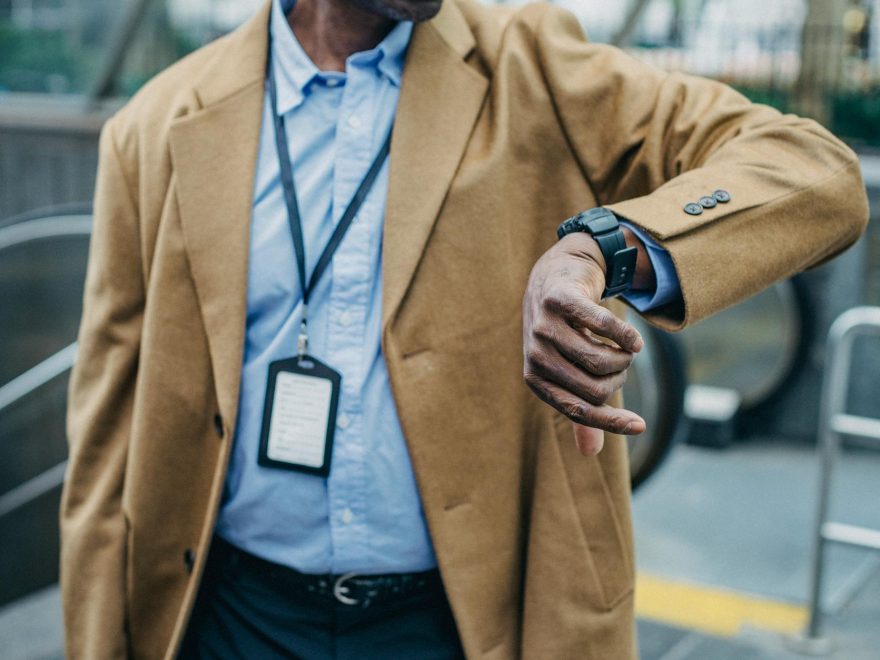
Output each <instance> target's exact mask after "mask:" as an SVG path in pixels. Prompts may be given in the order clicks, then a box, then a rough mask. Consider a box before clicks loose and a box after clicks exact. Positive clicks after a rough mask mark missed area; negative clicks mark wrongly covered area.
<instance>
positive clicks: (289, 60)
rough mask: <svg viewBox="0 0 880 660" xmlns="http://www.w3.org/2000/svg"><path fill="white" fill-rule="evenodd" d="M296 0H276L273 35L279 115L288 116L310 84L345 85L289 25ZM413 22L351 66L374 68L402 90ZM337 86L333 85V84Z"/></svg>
mask: <svg viewBox="0 0 880 660" xmlns="http://www.w3.org/2000/svg"><path fill="white" fill-rule="evenodd" d="M295 2H296V0H272V16H271V18H270V20H269V34H270V35H271V37H272V46H271V48H272V53H271V55H272V66H273V67H274V71H275V81H276V84H277V85H278V107H277V108H276V109H275V110H276V112H277V113H278V114H282V115H283V114H285V113H287V112H289V111H290V110H292V109H293V108H295V107H297V106H298V105H299V104H300V103H302V102H303V100H304V99H305V97H306V95H307V94H308V89H309V86H310V83H311V82H312V81H313V80H315V79H317V80H323V81H325V82H326V81H328V80H335V81H336V83H335V84H336V85H341V84H344V83H345V78H346V76H345V74H344V73H338V72H334V71H328V72H323V73H322V72H321V71H319V70H318V67H316V66H315V64H314V62H312V60H311V59H310V58H309V56H308V55H307V54H306V52H305V51H304V50H303V48H302V46H301V45H300V43H299V40H297V38H296V35H294V33H293V30H291V29H290V25H289V24H288V22H287V14H288V13H289V12H290V10H291V9H293V5H294V4H295ZM412 30H413V24H412V22H411V21H400V22H399V23H397V25H395V26H394V28H392V30H391V32H389V33H388V34H387V35H386V37H385V38H384V39H383V40H382V42H381V43H380V44H379V45H378V46H376V47H375V48H373V49H371V50H368V51H363V52H360V53H355V54H354V55H351V56H350V57H349V58H348V62H347V67H346V68H348V67H349V66H352V65H356V66H359V67H364V68H366V67H373V68H374V69H376V70H377V71H378V72H379V73H380V74H382V75H383V76H384V77H385V78H387V79H388V80H389V81H390V82H391V83H392V84H393V85H394V86H396V87H399V86H400V81H401V78H402V77H403V63H404V59H405V57H406V49H407V46H408V45H409V40H410V37H411V36H412ZM331 84H333V83H331Z"/></svg>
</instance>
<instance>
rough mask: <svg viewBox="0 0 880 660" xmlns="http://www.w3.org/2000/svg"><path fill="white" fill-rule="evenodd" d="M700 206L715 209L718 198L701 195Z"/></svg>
mask: <svg viewBox="0 0 880 660" xmlns="http://www.w3.org/2000/svg"><path fill="white" fill-rule="evenodd" d="M700 206H702V207H703V208H704V209H714V208H715V207H716V206H718V200H717V199H715V198H714V197H708V196H707V197H700Z"/></svg>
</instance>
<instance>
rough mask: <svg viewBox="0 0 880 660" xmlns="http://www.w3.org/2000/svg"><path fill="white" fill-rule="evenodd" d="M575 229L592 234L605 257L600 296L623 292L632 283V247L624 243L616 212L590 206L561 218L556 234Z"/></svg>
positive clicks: (633, 271)
mask: <svg viewBox="0 0 880 660" xmlns="http://www.w3.org/2000/svg"><path fill="white" fill-rule="evenodd" d="M576 231H583V232H586V233H588V234H589V235H590V236H592V237H593V238H594V239H595V241H596V243H598V244H599V249H600V250H601V251H602V256H603V257H604V258H605V291H604V292H602V297H603V298H611V297H613V296H617V295H620V294H621V293H624V292H625V291H627V290H628V289H629V288H630V287H631V286H632V280H633V275H635V272H636V255H637V254H638V250H636V248H634V247H631V248H628V247H626V239H625V238H624V236H623V231H622V230H621V228H620V223H619V222H618V221H617V216H616V215H614V213H612V212H611V211H609V210H608V209H605V208H601V207H600V208H596V209H590V210H589V211H584V212H583V213H578V214H577V215H575V216H572V217H571V218H568V219H567V220H565V221H564V222H563V223H562V224H561V225H559V229H557V230H556V235H557V236H558V237H559V238H562V237H563V236H567V235H568V234H571V233H574V232H576Z"/></svg>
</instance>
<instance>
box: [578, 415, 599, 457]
mask: <svg viewBox="0 0 880 660" xmlns="http://www.w3.org/2000/svg"><path fill="white" fill-rule="evenodd" d="M572 426H573V427H574V441H575V443H576V444H577V448H578V451H580V452H581V453H582V454H583V455H584V456H595V455H596V454H598V453H599V452H600V451H602V447H603V446H604V444H605V432H604V431H602V430H601V429H594V428H593V427H591V426H581V425H580V424H575V423H574V422H572Z"/></svg>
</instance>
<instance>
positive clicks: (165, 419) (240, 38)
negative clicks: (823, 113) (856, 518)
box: [61, 0, 867, 660]
mask: <svg viewBox="0 0 880 660" xmlns="http://www.w3.org/2000/svg"><path fill="white" fill-rule="evenodd" d="M267 56H268V64H269V67H268V68H267ZM267 71H268V73H269V75H268V76H267V75H266V73H267ZM392 126H393V134H392V139H391V142H390V156H387V157H386V153H385V151H386V149H387V144H388V143H387V136H388V135H389V133H390V132H391V129H392ZM358 190H360V193H358ZM602 208H604V209H606V210H601V209H602ZM590 209H599V210H594V211H591V212H590V213H588V214H586V215H577V216H576V214H578V213H579V212H582V211H586V210H590ZM573 216H576V217H575V219H574V220H570V221H567V222H565V223H562V221H563V220H565V219H566V218H569V217H573ZM866 217H867V211H866V202H865V194H864V191H863V188H862V184H861V180H860V175H859V169H858V163H857V161H856V159H855V157H854V155H853V154H852V153H851V152H850V151H849V150H848V149H847V148H846V147H845V146H844V145H842V144H841V143H840V142H839V141H837V140H836V139H835V138H833V137H832V136H831V135H830V134H829V133H828V132H826V131H825V130H823V129H822V128H820V127H819V126H817V125H816V124H815V123H813V122H811V121H808V120H803V119H799V118H796V117H793V116H782V115H780V114H779V113H777V112H775V111H774V110H771V109H769V108H766V107H762V106H754V105H751V104H750V103H748V102H747V101H746V100H745V99H743V98H742V97H741V96H739V95H738V94H736V93H735V92H733V91H731V90H729V89H727V88H726V87H724V86H722V85H720V84H717V83H713V82H709V81H704V80H700V79H695V78H691V77H687V76H683V75H677V74H665V73H661V72H659V71H656V70H654V69H652V68H650V67H647V66H645V65H642V64H640V63H638V62H636V61H633V60H631V59H630V58H628V57H626V56H625V55H623V54H621V53H620V52H618V51H616V50H614V49H612V48H608V47H601V46H593V45H589V44H587V43H586V42H585V40H584V38H583V35H582V34H581V31H580V28H579V26H578V25H577V23H576V21H575V20H574V19H573V18H572V17H571V16H569V15H568V14H566V13H564V12H561V11H559V10H556V9H553V8H551V7H548V6H542V5H534V6H529V7H525V8H522V9H517V10H510V9H499V8H489V7H483V6H480V5H479V4H476V3H474V2H471V1H470V0H446V1H445V2H443V4H442V7H441V6H440V0H424V1H423V0H297V1H296V4H295V5H294V4H293V3H292V2H281V1H280V0H276V1H275V2H269V1H268V0H267V2H266V4H265V5H264V6H263V8H262V9H261V10H260V12H259V13H258V14H257V15H256V16H255V17H254V18H253V19H252V20H251V21H249V22H248V23H247V24H246V25H245V26H243V27H242V28H241V29H239V30H237V31H236V32H234V33H233V34H231V35H229V36H227V37H225V38H223V39H220V40H218V41H217V42H216V43H214V44H212V45H209V46H207V47H206V48H204V49H201V50H200V51H198V52H196V53H194V54H193V55H191V56H189V57H187V58H185V59H184V60H183V61H181V62H180V63H178V64H176V65H174V66H173V67H171V68H169V69H168V70H167V71H166V72H164V73H163V74H162V75H160V76H159V77H157V78H156V79H155V80H154V81H152V82H151V83H149V84H148V85H146V86H145V87H144V89H143V90H142V91H141V92H140V93H139V94H138V95H137V96H136V97H135V98H134V99H133V100H132V101H131V102H130V103H129V104H128V106H127V107H126V108H124V109H123V110H122V111H120V112H119V113H118V114H117V115H116V116H115V117H114V118H112V119H111V120H110V121H109V122H108V123H107V126H106V127H105V129H104V131H103V134H102V139H101V160H100V168H99V176H98V186H97V191H96V203H95V226H94V234H93V244H92V252H91V257H90V266H89V273H88V278H87V285H86V294H85V310H84V315H83V322H82V328H81V332H80V353H79V357H78V361H77V366H76V369H75V372H74V374H73V379H72V384H71V397H70V415H69V432H70V444H71V458H70V469H69V473H68V478H67V483H66V486H65V491H64V498H63V505H62V535H63V547H62V567H61V568H62V589H63V597H64V604H65V621H66V629H67V651H68V656H69V657H70V658H90V659H92V658H110V657H122V656H131V657H137V658H154V657H155V658H158V657H167V658H170V657H174V656H175V655H177V654H178V653H179V654H180V655H181V656H182V657H229V658H232V657H248V658H271V657H306V658H325V657H339V658H383V657H385V658H416V657H418V658H429V657H438V658H440V657H443V658H447V657H460V656H461V655H462V654H464V655H466V656H467V657H469V658H487V659H489V658H491V659H501V658H519V657H522V658H596V659H602V660H605V659H608V658H615V659H616V658H628V657H632V656H634V654H635V649H634V634H633V583H634V575H633V573H634V568H633V544H632V535H631V524H630V512H629V490H628V469H627V462H626V447H625V443H624V442H623V441H622V438H621V437H620V436H619V435H616V434H620V433H627V434H633V435H634V434H638V433H639V432H641V431H642V430H643V429H644V422H643V421H642V420H641V419H640V418H639V417H638V416H637V415H635V414H633V413H631V412H629V411H626V410H625V409H622V408H619V407H618V406H619V404H620V399H619V396H618V391H619V388H620V387H621V385H622V383H623V381H624V379H625V373H626V369H627V367H628V366H629V364H630V362H631V360H632V359H633V357H634V355H635V354H636V353H637V352H638V351H639V349H640V348H641V346H642V340H641V338H640V337H639V336H638V333H637V332H636V331H635V330H634V329H633V328H632V327H631V326H629V325H628V324H626V323H625V322H623V321H622V320H619V316H620V315H621V312H622V307H621V304H620V303H618V302H616V301H615V300H613V298H614V297H615V296H616V295H617V294H619V293H623V294H624V295H625V297H626V298H625V299H626V300H628V301H629V302H630V304H631V305H633V306H635V307H636V308H637V309H640V310H644V313H645V315H646V317H647V318H648V320H650V321H651V322H652V323H655V324H657V325H659V326H660V327H663V328H666V329H670V330H674V329H678V328H681V327H683V326H684V325H686V324H688V323H691V322H693V321H696V320H698V319H700V318H703V317H705V316H707V315H709V314H711V313H713V312H715V311H717V310H720V309H722V308H723V307H726V306H728V305H731V304H734V303H736V302H737V301H739V300H741V299H743V298H745V297H747V296H749V295H751V294H753V293H755V292H757V291H759V290H761V289H762V288H764V287H766V286H767V285H769V284H770V283H771V282H773V281H775V280H777V279H780V278H783V277H788V276H790V275H792V274H793V273H796V272H798V271H799V270H802V269H804V268H807V267H811V266H814V265H816V264H819V263H821V262H823V261H825V260H827V259H829V258H831V257H832V256H834V255H835V254H837V253H839V252H840V251H841V250H843V249H845V248H846V247H847V246H848V245H850V244H851V243H852V242H853V241H855V239H856V238H857V237H858V236H859V234H860V233H861V232H862V230H863V229H864V226H865V222H866ZM561 223H562V226H561V227H560V224H561ZM621 227H622V228H623V229H621ZM557 231H558V233H559V235H562V236H563V237H562V238H561V239H557V236H558V234H557ZM603 300H604V301H605V302H603ZM606 302H607V306H606ZM306 303H307V304H306ZM609 310H611V311H609ZM612 312H613V313H612ZM615 314H617V316H615ZM523 380H525V384H524V383H523ZM526 385H528V387H527V386H526ZM530 389H531V391H532V392H534V393H535V394H537V395H538V396H537V397H536V396H533V394H532V392H530ZM540 399H542V400H543V401H545V402H547V403H549V404H550V405H549V406H548V405H544V403H542V402H541V400H540ZM554 409H555V410H554ZM560 413H561V414H560ZM569 420H571V421H569ZM572 422H575V423H576V424H572ZM603 445H604V448H603ZM600 450H601V451H600ZM438 568H439V572H438V570H437V569H438Z"/></svg>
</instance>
